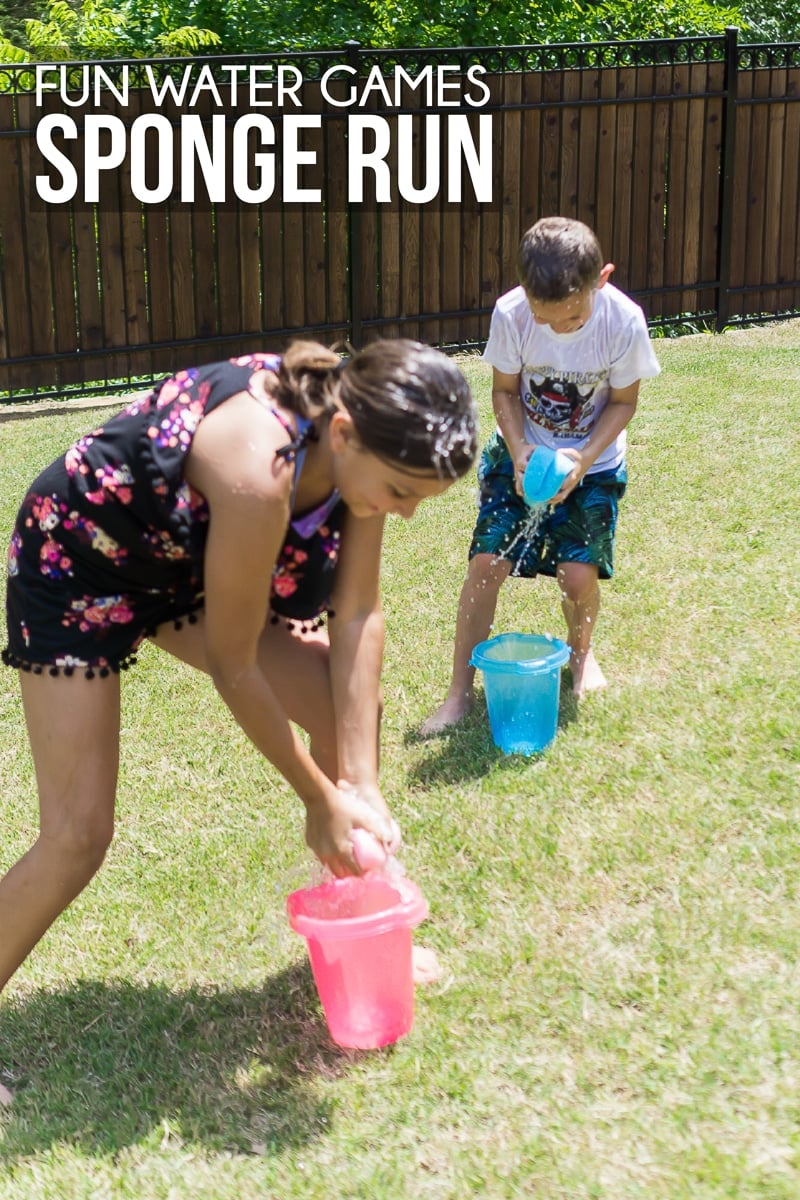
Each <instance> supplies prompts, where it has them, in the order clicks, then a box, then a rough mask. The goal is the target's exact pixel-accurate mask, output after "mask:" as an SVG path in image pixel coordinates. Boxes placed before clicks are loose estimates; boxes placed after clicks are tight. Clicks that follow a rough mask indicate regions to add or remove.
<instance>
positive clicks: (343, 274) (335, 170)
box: [324, 117, 350, 343]
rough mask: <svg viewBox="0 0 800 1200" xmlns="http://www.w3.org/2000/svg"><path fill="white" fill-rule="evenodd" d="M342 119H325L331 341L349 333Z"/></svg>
mask: <svg viewBox="0 0 800 1200" xmlns="http://www.w3.org/2000/svg"><path fill="white" fill-rule="evenodd" d="M345 128H346V126H345V123H344V120H343V119H342V118H341V117H339V118H337V119H329V120H325V121H324V129H325V137H326V163H325V169H326V174H327V179H328V193H327V195H328V213H327V225H326V241H325V262H326V281H327V298H326V303H327V312H328V319H329V321H330V323H331V324H332V325H333V326H334V329H333V330H332V331H331V333H330V335H329V340H330V341H331V342H340V343H344V342H345V341H346V340H347V338H348V337H349V319H348V314H349V309H350V299H349V287H350V283H349V280H350V275H349V271H348V256H349V244H348V227H347V155H346V154H345V153H343V151H342V147H343V146H344V144H345Z"/></svg>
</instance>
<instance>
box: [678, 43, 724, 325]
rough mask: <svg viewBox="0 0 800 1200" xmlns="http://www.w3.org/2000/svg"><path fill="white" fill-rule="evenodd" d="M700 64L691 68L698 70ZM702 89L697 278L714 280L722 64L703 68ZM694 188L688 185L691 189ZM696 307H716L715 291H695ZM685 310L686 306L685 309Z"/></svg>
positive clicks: (709, 309) (719, 191) (710, 309)
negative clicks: (704, 102)
mask: <svg viewBox="0 0 800 1200" xmlns="http://www.w3.org/2000/svg"><path fill="white" fill-rule="evenodd" d="M700 70H701V68H700V66H697V67H693V68H692V71H693V74H694V72H697V73H698V74H699V72H700ZM705 86H706V90H707V91H709V92H711V93H712V95H710V96H709V97H708V98H707V99H706V105H705V113H704V121H705V128H704V131H703V146H704V155H703V162H702V166H701V195H702V199H701V202H700V207H701V219H702V229H703V235H702V240H701V244H700V260H699V263H698V267H697V273H698V275H699V277H700V280H701V281H704V280H709V279H710V280H716V278H717V274H718V272H719V236H720V226H719V218H720V209H721V207H722V181H721V171H720V167H721V163H722V135H723V120H722V114H723V100H722V95H723V92H724V89H725V64H724V63H722V62H718V63H709V64H707V67H706V72H705ZM695 190H696V186H695V188H693V189H692V191H693V192H694V191H695ZM695 295H696V297H697V299H696V307H697V310H698V311H699V312H701V313H712V312H714V310H715V307H716V292H715V291H714V290H711V289H706V290H703V291H699V292H696V293H695ZM685 311H688V310H685Z"/></svg>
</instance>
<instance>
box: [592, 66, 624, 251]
mask: <svg viewBox="0 0 800 1200" xmlns="http://www.w3.org/2000/svg"><path fill="white" fill-rule="evenodd" d="M617 88H618V79H617V70H616V68H614V67H603V68H602V69H601V71H600V78H599V82H598V91H599V94H600V98H601V99H602V100H605V101H606V103H604V104H601V105H600V108H599V111H598V117H599V119H598V131H597V165H596V168H595V177H596V191H595V222H594V229H595V233H596V234H597V236H598V238H599V239H600V245H601V246H602V248H603V252H604V256H605V258H606V261H612V258H611V256H612V253H613V252H614V246H615V245H616V236H615V231H614V222H615V218H616V214H617V205H616V195H615V187H616V179H617V175H618V173H619V164H618V160H617V153H618V147H617V107H618V106H617ZM610 101H613V103H611V102H610Z"/></svg>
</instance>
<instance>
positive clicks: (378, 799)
mask: <svg viewBox="0 0 800 1200" xmlns="http://www.w3.org/2000/svg"><path fill="white" fill-rule="evenodd" d="M336 786H337V787H338V788H339V789H340V790H341V791H344V792H350V793H351V794H353V795H355V796H358V798H359V800H366V802H367V804H369V806H370V807H371V808H373V809H374V810H375V812H376V813H378V815H379V816H381V817H384V818H385V819H386V820H387V821H388V822H389V828H390V836H389V840H388V842H387V841H386V839H385V838H384V839H379V840H381V843H382V845H383V848H384V850H385V851H386V853H387V854H396V853H397V851H398V850H399V849H400V843H401V841H402V840H403V839H402V835H401V833H400V826H399V825H398V824H397V821H395V820H394V819H393V818H392V815H391V813H390V812H389V805H388V804H387V803H386V801H385V800H384V798H383V793H382V792H381V790H380V788H379V787H378V786H377V784H374V785H372V786H367V785H365V784H359V785H358V786H356V785H355V784H353V783H349V782H348V781H347V780H346V779H340V780H339V781H338V782H337V784H336Z"/></svg>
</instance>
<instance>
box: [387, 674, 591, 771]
mask: <svg viewBox="0 0 800 1200" xmlns="http://www.w3.org/2000/svg"><path fill="white" fill-rule="evenodd" d="M566 681H567V682H569V676H567V680H566ZM570 687H571V683H570ZM577 719H578V701H577V700H576V699H575V697H574V696H573V694H572V692H571V691H568V690H566V689H565V688H564V687H563V686H562V689H561V694H560V698H559V706H558V729H559V730H560V729H565V728H566V727H567V726H568V725H570V724H572V722H573V721H577ZM404 742H405V745H407V746H426V747H430V749H431V753H430V754H429V755H427V756H426V757H425V758H424V759H423V760H422V761H421V762H419V763H417V765H416V766H415V767H412V769H411V770H410V771H409V779H410V781H411V782H413V783H419V784H422V785H425V784H429V785H433V784H440V783H444V784H448V783H460V782H462V781H463V780H466V779H478V778H479V777H480V776H482V775H488V774H489V772H490V771H492V770H493V769H494V768H495V767H498V766H503V765H509V766H511V765H516V766H519V765H520V764H523V765H524V764H525V762H531V761H538V760H539V759H540V758H541V757H542V755H538V754H537V755H533V756H530V757H527V758H526V757H525V756H523V755H520V754H504V753H503V751H502V750H500V749H499V748H498V747H497V746H496V745H495V744H494V741H493V739H492V731H491V728H490V725H489V714H488V712H487V710H486V700H485V698H484V696H483V695H482V694H480V693H479V694H478V696H477V697H476V699H475V706H474V707H473V709H472V711H471V712H470V713H468V714H467V716H466V717H464V719H463V720H462V721H459V723H458V725H454V726H452V727H451V728H450V729H447V730H445V731H444V732H443V733H439V734H434V735H433V736H430V737H423V736H422V735H421V734H419V733H418V732H417V731H416V729H411V730H409V731H408V732H407V733H406V735H405V738H404ZM544 753H547V752H546V751H545V752H544Z"/></svg>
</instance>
